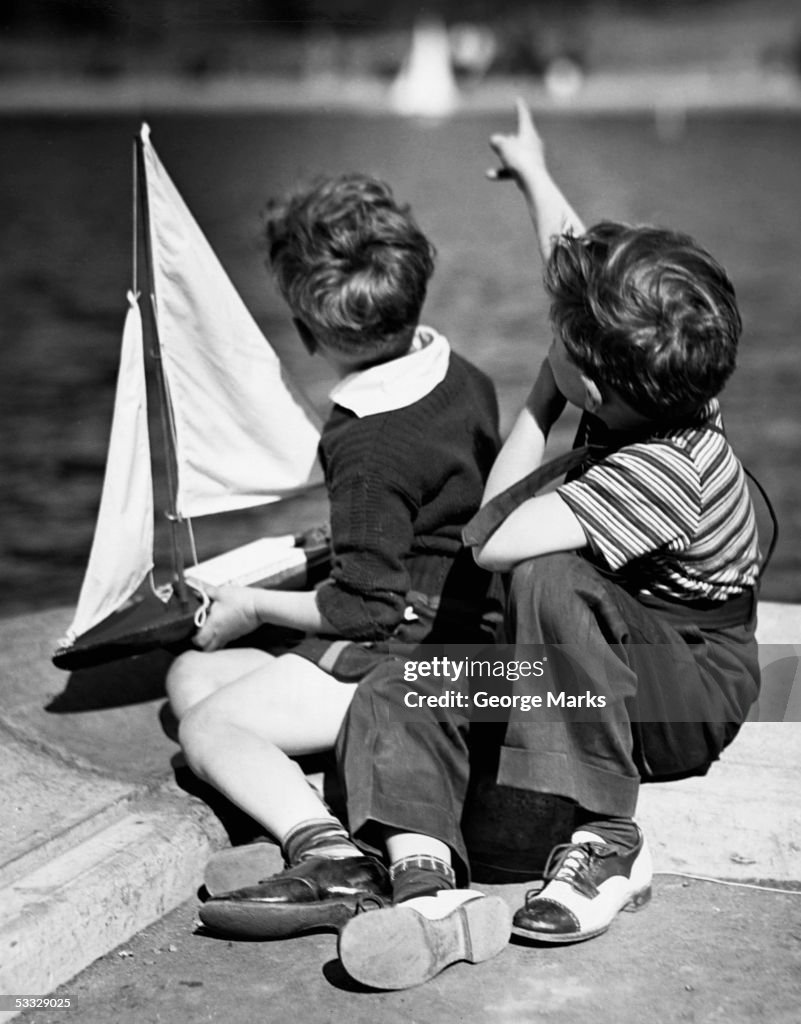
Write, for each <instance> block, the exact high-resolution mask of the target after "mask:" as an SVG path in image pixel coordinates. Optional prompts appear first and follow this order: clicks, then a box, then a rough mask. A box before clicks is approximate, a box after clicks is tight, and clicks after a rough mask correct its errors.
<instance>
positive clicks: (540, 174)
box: [487, 97, 584, 262]
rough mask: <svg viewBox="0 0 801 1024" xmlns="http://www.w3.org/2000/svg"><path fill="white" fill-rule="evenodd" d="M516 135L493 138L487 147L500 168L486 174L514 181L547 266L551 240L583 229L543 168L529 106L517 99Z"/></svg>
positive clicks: (536, 132) (494, 179) (576, 233)
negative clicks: (521, 196)
mask: <svg viewBox="0 0 801 1024" xmlns="http://www.w3.org/2000/svg"><path fill="white" fill-rule="evenodd" d="M516 106H517V131H516V132H515V134H514V135H500V134H498V135H493V136H492V137H491V138H490V146H491V147H492V150H493V151H494V152H495V154H496V155H497V157H498V159H499V160H500V161H501V166H500V167H496V168H493V169H492V170H489V171H487V177H488V178H490V179H492V180H493V181H503V180H509V179H511V180H513V181H514V182H515V183H516V185H517V186H518V188H519V189H520V191H521V192H522V193H523V196H524V198H525V200H526V204H527V206H528V209H529V213H530V214H531V219H532V221H533V222H534V230H535V231H536V233H537V241H538V242H539V247H540V252H541V253H542V258H543V260H545V261H546V262H547V260H548V257H549V256H550V254H551V248H552V245H553V239H554V237H556V236H558V235H564V234H574V235H580V234H583V233H584V225H583V224H582V222H581V220H580V219H579V217H578V214H576V212H575V211H574V209H573V207H572V206H571V205H570V204H569V203H568V201H567V199H565V197H564V195H563V194H562V192H561V190H560V189H559V187H558V186H557V184H556V182H555V181H554V180H553V178H552V177H551V175H550V172H549V171H548V168H547V166H546V164H545V148H544V146H543V144H542V139H541V138H540V135H539V132H538V131H537V129H536V128H535V127H534V122H533V121H532V119H531V113H530V112H529V109H528V105H527V104H526V103H525V101H524V100H522V99H521V98H520V97H518V99H517V101H516Z"/></svg>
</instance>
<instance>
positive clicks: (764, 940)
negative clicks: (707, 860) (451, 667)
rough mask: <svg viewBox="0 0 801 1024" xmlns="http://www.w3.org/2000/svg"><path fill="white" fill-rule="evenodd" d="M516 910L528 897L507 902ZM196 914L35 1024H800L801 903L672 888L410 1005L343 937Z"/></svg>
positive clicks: (80, 987)
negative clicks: (212, 921)
mask: <svg viewBox="0 0 801 1024" xmlns="http://www.w3.org/2000/svg"><path fill="white" fill-rule="evenodd" d="M499 891H503V892H504V894H505V895H507V896H509V897H510V901H511V902H515V901H516V900H517V899H519V898H521V897H522V891H523V887H521V886H514V887H507V886H504V887H502V889H501V890H499ZM195 906H196V903H195V901H189V902H187V903H185V904H184V905H183V906H181V907H180V908H179V909H178V910H176V911H175V912H174V913H172V914H170V915H168V916H167V917H166V918H165V919H164V920H162V921H160V922H159V923H158V924H156V925H153V926H152V927H150V928H147V929H146V930H145V931H143V932H141V933H140V934H139V935H137V936H136V937H135V938H134V939H132V940H131V941H130V942H128V943H126V944H125V945H124V946H122V947H119V948H118V949H117V950H115V951H113V952H112V953H110V954H108V955H107V956H105V957H103V958H102V959H101V960H100V961H98V962H97V963H96V964H95V965H94V966H92V967H90V968H89V969H88V970H87V971H85V972H84V973H83V974H81V975H80V976H79V977H78V978H76V979H74V981H72V982H70V983H69V984H67V985H64V986H63V987H62V988H60V989H58V991H57V992H56V993H55V995H56V996H63V997H65V998H67V997H68V998H70V999H71V1000H72V1002H73V1006H74V1010H73V1011H72V1013H67V1012H65V1011H61V1010H59V1011H53V1012H50V1013H41V1012H36V1013H34V1012H31V1013H25V1014H23V1015H21V1016H20V1017H19V1018H18V1019H19V1021H20V1022H25V1024H34V1022H36V1024H66V1022H67V1021H70V1020H75V1021H80V1022H81V1024H108V1021H110V1020H115V1021H118V1022H119V1024H148V1022H151V1021H152V1022H156V1021H160V1022H169V1024H190V1022H195V1021H219V1022H225V1024H228V1022H240V1021H241V1022H246V1021H247V1022H250V1021H258V1020H280V1021H290V1020H293V1019H294V1020H297V1021H300V1022H302V1024H330V1022H339V1021H342V1022H344V1021H352V1022H354V1024H357V1022H365V1024H366V1022H370V1024H373V1022H375V1021H381V1022H382V1024H408V1022H411V1021H413V1022H415V1024H457V1022H459V1024H462V1022H474V1021H475V1022H478V1021H487V1022H492V1024H533V1022H536V1021H547V1022H548V1024H575V1022H576V1021H581V1020H584V1021H589V1020H592V1021H595V1022H597V1024H613V1022H614V1024H643V1022H649V1024H650V1022H653V1024H685V1022H696V1024H701V1022H705V1024H706V1022H709V1024H712V1022H715V1024H724V1022H725V1024H745V1022H751V1021H753V1022H756V1021H765V1022H769V1024H797V1022H798V1019H799V1009H798V1008H799V1006H801V891H799V892H798V893H796V894H795V895H793V896H789V895H777V894H772V893H763V892H756V891H753V890H747V889H731V888H723V887H721V886H716V885H712V884H709V883H703V882H688V881H683V880H681V879H677V878H670V877H664V878H659V879H658V880H657V882H656V886H655V893H654V899H653V901H652V903H651V905H650V906H649V907H648V908H647V909H645V910H643V911H642V912H641V913H639V914H624V915H622V916H621V917H620V918H619V920H618V921H617V922H616V923H615V925H614V927H613V930H611V931H610V932H608V933H607V934H606V935H605V936H603V937H601V938H599V939H596V940H594V941H592V942H587V943H583V944H580V945H576V946H571V947H564V948H561V949H559V948H553V949H551V948H543V947H536V946H526V945H523V944H522V943H521V944H519V945H518V944H516V943H515V944H511V945H510V946H509V947H508V948H507V949H506V950H504V952H503V953H502V954H501V955H500V956H499V957H497V958H496V959H495V960H493V961H491V962H489V963H485V964H479V965H477V966H470V965H467V964H457V965H454V966H453V967H451V968H450V969H448V970H447V971H446V972H444V973H443V974H441V975H440V976H439V977H438V978H436V979H434V980H433V981H432V982H430V983H429V984H427V985H424V986H422V987H420V988H417V989H412V990H408V991H405V992H375V991H371V990H368V989H364V988H361V987H360V986H357V985H355V984H354V983H353V982H351V981H350V980H349V979H348V978H347V976H346V975H345V974H344V973H343V971H342V969H341V967H340V965H339V962H338V961H337V959H336V942H335V939H334V937H333V936H332V935H322V934H321V935H315V936H308V937H305V938H300V939H294V940H289V941H285V942H275V943H259V942H250V943H245V942H228V941H225V940H220V939H216V938H212V937H210V936H208V935H203V934H202V933H199V932H198V931H197V930H195V919H194V918H195Z"/></svg>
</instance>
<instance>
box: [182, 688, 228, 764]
mask: <svg viewBox="0 0 801 1024" xmlns="http://www.w3.org/2000/svg"><path fill="white" fill-rule="evenodd" d="M223 729H224V722H223V721H222V720H221V718H220V715H219V714H218V713H217V712H216V711H212V710H211V709H210V708H209V707H208V706H204V702H203V701H201V702H199V703H197V704H194V705H193V706H192V707H190V708H188V709H187V711H186V712H185V714H184V715H183V717H182V718H181V720H180V722H179V723H178V742H179V743H180V744H181V749H182V750H183V752H184V757H185V758H186V762H187V764H188V765H189V767H190V768H191V769H192V771H193V772H194V773H195V775H197V776H198V777H199V778H201V779H208V770H207V769H208V765H209V761H210V758H211V756H212V753H213V752H214V751H217V750H219V749H220V746H221V743H222V742H223V738H222V730H223Z"/></svg>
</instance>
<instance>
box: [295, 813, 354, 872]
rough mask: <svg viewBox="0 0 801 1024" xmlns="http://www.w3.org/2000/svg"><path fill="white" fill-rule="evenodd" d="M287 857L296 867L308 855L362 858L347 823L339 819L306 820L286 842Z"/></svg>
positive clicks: (333, 857) (296, 827)
mask: <svg viewBox="0 0 801 1024" xmlns="http://www.w3.org/2000/svg"><path fill="white" fill-rule="evenodd" d="M282 845H283V849H284V857H285V859H286V862H287V864H289V865H290V866H291V867H294V866H295V865H296V864H299V863H300V862H301V861H303V860H307V859H308V858H309V857H331V858H332V859H338V858H341V857H361V856H362V851H361V850H360V849H359V847H358V846H356V844H355V843H353V842H352V840H351V838H350V836H349V835H348V833H347V830H346V828H345V826H344V825H343V824H342V823H341V822H339V821H337V819H336V818H317V819H313V820H312V821H303V822H301V823H300V825H297V826H295V828H293V829H292V831H291V832H289V833H288V834H287V835H286V836H285V837H284V841H283V844H282Z"/></svg>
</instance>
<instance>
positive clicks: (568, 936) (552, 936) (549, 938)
mask: <svg viewBox="0 0 801 1024" xmlns="http://www.w3.org/2000/svg"><path fill="white" fill-rule="evenodd" d="M650 900H651V886H650V885H649V886H647V887H646V888H645V889H641V890H640V892H636V893H635V894H634V895H633V896H632V897H631V898H630V899H629V901H628V903H625V904H624V905H623V906H622V907H621V908H620V911H618V913H620V912H621V911H626V912H627V913H630V914H635V913H636V912H637V911H638V910H642V908H643V907H645V906H646V905H647V904H648V903H649V902H650ZM615 917H617V914H615ZM614 919H615V918H614V917H613V918H612V921H614ZM612 921H610V922H609V923H608V924H605V925H604V926H603V928H595V929H594V930H593V931H590V932H564V933H562V934H557V933H555V932H538V931H535V930H534V929H533V928H523V927H522V926H521V925H517V924H513V925H512V932H513V933H514V934H515V935H519V936H521V937H522V938H525V939H536V941H537V942H547V943H549V944H551V945H554V946H564V945H567V944H568V943H571V942H584V941H585V940H586V939H594V938H596V937H597V936H598V935H603V933H604V932H606V931H608V930H609V928H610V926H611V924H612Z"/></svg>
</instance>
